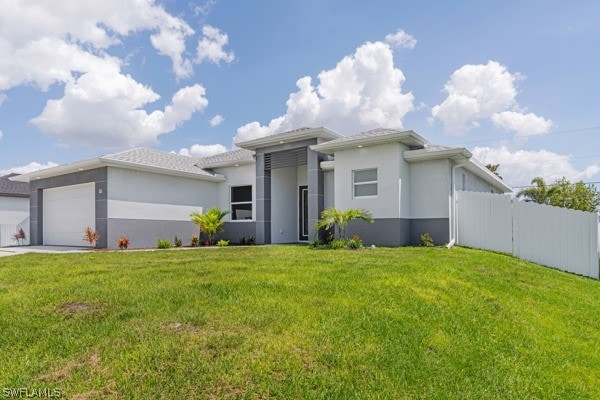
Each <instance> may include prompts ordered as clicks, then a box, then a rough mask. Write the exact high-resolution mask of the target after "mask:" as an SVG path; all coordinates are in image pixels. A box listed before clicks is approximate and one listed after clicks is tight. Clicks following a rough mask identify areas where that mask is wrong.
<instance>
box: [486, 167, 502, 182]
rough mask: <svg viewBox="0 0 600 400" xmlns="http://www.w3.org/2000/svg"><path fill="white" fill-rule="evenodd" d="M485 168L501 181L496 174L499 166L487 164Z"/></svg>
mask: <svg viewBox="0 0 600 400" xmlns="http://www.w3.org/2000/svg"><path fill="white" fill-rule="evenodd" d="M485 167H486V168H487V169H489V170H490V171H491V172H493V173H494V175H496V176H497V177H498V178H500V179H503V178H502V177H501V176H500V174H499V173H498V167H500V164H488V165H486V166H485Z"/></svg>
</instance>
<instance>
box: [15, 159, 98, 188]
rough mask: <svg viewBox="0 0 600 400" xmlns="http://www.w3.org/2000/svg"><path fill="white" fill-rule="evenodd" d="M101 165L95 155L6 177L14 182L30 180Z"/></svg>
mask: <svg viewBox="0 0 600 400" xmlns="http://www.w3.org/2000/svg"><path fill="white" fill-rule="evenodd" d="M102 166H103V164H102V161H101V160H100V158H99V157H96V158H91V159H89V160H83V161H77V162H74V163H71V164H65V165H59V166H57V167H52V168H46V169H42V170H39V171H34V172H30V173H28V174H22V175H17V176H13V177H11V178H8V179H10V180H11V181H16V182H30V181H32V180H35V179H42V178H52V177H54V176H59V175H65V174H70V173H74V172H81V171H85V170H89V169H94V168H99V167H102Z"/></svg>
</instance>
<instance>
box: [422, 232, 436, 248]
mask: <svg viewBox="0 0 600 400" xmlns="http://www.w3.org/2000/svg"><path fill="white" fill-rule="evenodd" d="M421 246H424V247H433V246H435V243H433V238H432V237H431V235H430V234H429V233H424V234H422V235H421Z"/></svg>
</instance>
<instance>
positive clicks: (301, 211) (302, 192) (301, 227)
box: [298, 186, 308, 240]
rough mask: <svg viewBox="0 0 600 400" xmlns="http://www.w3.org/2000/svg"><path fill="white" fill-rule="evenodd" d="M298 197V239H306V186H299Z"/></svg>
mask: <svg viewBox="0 0 600 400" xmlns="http://www.w3.org/2000/svg"><path fill="white" fill-rule="evenodd" d="M298 199H299V204H298V217H299V221H298V240H308V186H300V187H299V193H298Z"/></svg>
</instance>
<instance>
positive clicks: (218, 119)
mask: <svg viewBox="0 0 600 400" xmlns="http://www.w3.org/2000/svg"><path fill="white" fill-rule="evenodd" d="M223 121H225V118H223V116H222V115H219V114H217V115H215V116H214V117H212V119H211V120H210V126H213V127H214V126H219V125H221V123H222V122H223Z"/></svg>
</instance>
